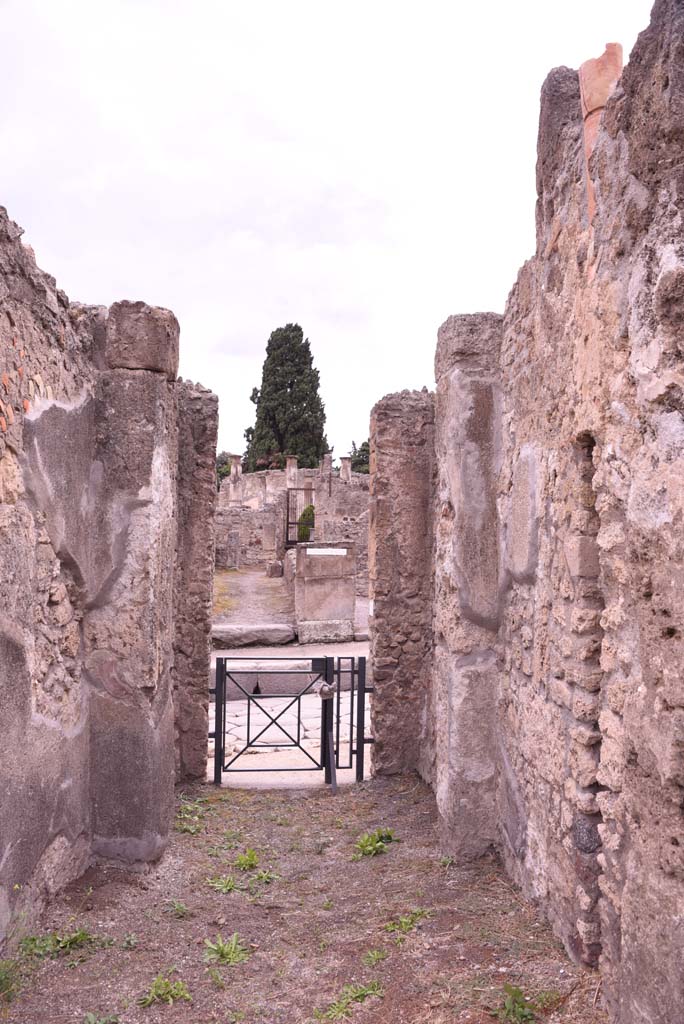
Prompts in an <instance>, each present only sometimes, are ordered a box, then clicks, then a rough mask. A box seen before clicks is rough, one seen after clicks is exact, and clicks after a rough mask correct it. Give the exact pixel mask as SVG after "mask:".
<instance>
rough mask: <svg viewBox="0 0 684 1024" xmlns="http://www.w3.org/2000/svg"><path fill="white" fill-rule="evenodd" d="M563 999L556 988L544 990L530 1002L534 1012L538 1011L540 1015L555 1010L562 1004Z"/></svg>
mask: <svg viewBox="0 0 684 1024" xmlns="http://www.w3.org/2000/svg"><path fill="white" fill-rule="evenodd" d="M563 1000H564V997H563V995H562V993H561V992H559V991H558V989H557V988H552V989H548V990H547V989H545V990H544V991H542V992H539V993H537V995H536V996H535V997H534V999H533V1000H532V1002H533V1004H534V1009H535V1010H540V1011H541V1012H542V1013H550V1012H551V1010H556V1009H557V1008H558V1007H559V1006H560V1005H561V1003H562V1002H563Z"/></svg>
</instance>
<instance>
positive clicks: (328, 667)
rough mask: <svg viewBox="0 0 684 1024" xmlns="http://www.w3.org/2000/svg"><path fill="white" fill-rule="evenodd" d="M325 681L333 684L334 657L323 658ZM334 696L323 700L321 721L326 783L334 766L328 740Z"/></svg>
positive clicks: (332, 752) (328, 782) (330, 777)
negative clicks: (323, 725) (322, 724)
mask: <svg viewBox="0 0 684 1024" xmlns="http://www.w3.org/2000/svg"><path fill="white" fill-rule="evenodd" d="M325 681H326V683H328V685H329V686H331V687H332V686H334V684H335V659H334V658H329V657H326V659H325ZM333 705H334V697H331V698H328V699H327V700H324V701H323V721H324V723H325V728H324V730H323V743H324V746H325V750H326V756H325V781H326V783H327V784H328V785H330V784H331V783H332V777H333V770H334V768H335V753H334V750H332V744H331V743H329V742H328V740H329V739H330V740H332V730H333V715H334V709H333Z"/></svg>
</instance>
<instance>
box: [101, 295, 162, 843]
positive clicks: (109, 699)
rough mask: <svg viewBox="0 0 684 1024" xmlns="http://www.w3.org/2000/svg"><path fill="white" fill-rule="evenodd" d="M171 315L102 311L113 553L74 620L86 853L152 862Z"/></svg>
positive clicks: (158, 789)
mask: <svg viewBox="0 0 684 1024" xmlns="http://www.w3.org/2000/svg"><path fill="white" fill-rule="evenodd" d="M178 333H179V331H178V323H177V321H176V318H175V317H174V316H173V314H172V313H170V312H168V310H162V309H154V308H151V307H149V306H145V304H144V303H140V302H136V303H129V302H120V303H116V304H115V305H114V306H112V307H111V309H110V310H109V316H108V319H107V325H106V350H105V355H106V363H107V366H108V367H109V369H108V370H107V371H105V372H104V373H102V374H101V375H100V378H99V380H98V385H97V391H96V410H95V416H96V450H95V461H94V467H95V468H97V467H99V479H101V483H102V487H101V491H100V497H99V500H100V502H101V505H100V507H99V508H96V509H93V510H92V512H93V522H97V524H98V529H99V530H100V531H103V532H105V531H107V530H109V532H110V534H111V537H112V542H111V548H110V550H109V552H108V556H109V557H110V558H111V560H112V562H113V566H112V568H111V571H110V572H109V574H108V575H107V577H106V579H105V582H104V584H103V585H102V586H101V587H100V588H99V590H98V592H97V593H96V594H94V595H93V597H92V600H91V603H90V606H89V608H88V610H87V611H86V614H85V617H84V620H83V639H82V643H83V648H84V671H85V676H86V679H87V680H88V682H89V683H90V686H91V698H90V754H91V757H90V783H91V798H92V802H93V816H92V822H93V852H94V853H96V854H101V855H103V856H108V857H117V858H120V859H122V860H127V861H135V860H150V859H154V858H156V857H158V856H159V855H160V854H161V853H162V851H163V849H164V847H165V845H166V840H167V837H168V832H169V828H170V822H171V818H172V813H173V783H174V767H173V762H174V755H173V749H174V744H173V732H174V724H173V703H172V699H171V667H172V663H173V587H172V586H170V578H171V574H172V571H173V569H172V567H173V564H174V553H175V546H176V522H175V516H174V503H175V502H174V499H175V487H176V464H177V421H176V394H175V388H174V387H173V386H172V385H170V384H169V379H173V378H174V377H175V375H176V371H177V366H178Z"/></svg>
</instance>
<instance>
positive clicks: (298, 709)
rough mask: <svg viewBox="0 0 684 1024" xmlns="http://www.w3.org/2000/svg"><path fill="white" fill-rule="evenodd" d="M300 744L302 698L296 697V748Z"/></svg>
mask: <svg viewBox="0 0 684 1024" xmlns="http://www.w3.org/2000/svg"><path fill="white" fill-rule="evenodd" d="M301 742H302V698H301V694H300V696H299V697H297V746H300V745H301Z"/></svg>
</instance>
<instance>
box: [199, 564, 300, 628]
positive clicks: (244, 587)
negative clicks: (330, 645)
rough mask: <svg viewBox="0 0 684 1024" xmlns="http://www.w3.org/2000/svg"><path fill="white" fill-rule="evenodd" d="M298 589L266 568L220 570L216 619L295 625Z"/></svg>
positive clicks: (215, 579) (216, 581)
mask: <svg viewBox="0 0 684 1024" xmlns="http://www.w3.org/2000/svg"><path fill="white" fill-rule="evenodd" d="M294 615H295V610H294V590H293V589H292V588H288V587H287V586H286V584H285V580H284V579H283V577H282V576H276V577H274V578H273V579H271V578H269V577H268V576H267V575H266V569H265V567H264V566H249V567H247V568H245V569H218V570H217V571H216V573H215V574H214V619H216V620H220V621H221V622H249V623H250V624H259V623H261V622H294Z"/></svg>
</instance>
